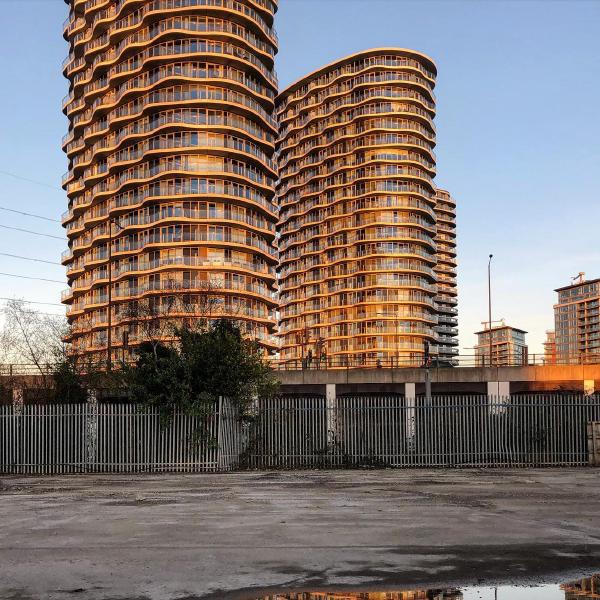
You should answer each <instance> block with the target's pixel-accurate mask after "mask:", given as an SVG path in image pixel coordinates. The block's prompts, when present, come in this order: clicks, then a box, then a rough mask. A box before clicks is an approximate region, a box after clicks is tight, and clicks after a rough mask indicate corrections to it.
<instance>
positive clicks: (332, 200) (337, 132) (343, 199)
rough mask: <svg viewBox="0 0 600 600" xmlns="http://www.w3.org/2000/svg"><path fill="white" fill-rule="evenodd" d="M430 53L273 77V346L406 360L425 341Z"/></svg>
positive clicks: (320, 357)
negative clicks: (288, 81)
mask: <svg viewBox="0 0 600 600" xmlns="http://www.w3.org/2000/svg"><path fill="white" fill-rule="evenodd" d="M435 78H436V67H435V65H434V63H433V62H432V60H431V59H429V58H428V57H426V56H424V55H422V54H420V53H418V52H414V51H411V50H402V49H377V50H369V51H365V52H361V53H358V54H354V55H352V56H349V57H346V58H343V59H341V60H339V61H337V62H335V63H332V64H330V65H327V66H325V67H323V68H321V69H319V70H317V71H315V72H314V73H312V74H310V75H308V76H306V77H304V78H303V79H301V80H300V81H298V82H296V83H294V84H293V85H291V86H290V87H288V88H287V89H286V90H285V91H283V92H282V93H281V94H280V95H279V97H278V101H277V114H278V120H279V141H278V155H279V167H280V171H279V175H280V181H279V186H278V194H277V195H278V204H279V210H280V215H279V226H278V229H279V234H280V239H279V259H280V260H279V285H280V309H279V310H280V337H281V360H282V361H283V362H284V363H285V362H289V363H293V362H297V361H300V360H302V359H306V357H307V356H308V357H310V358H311V359H312V360H315V361H319V362H322V363H324V364H327V365H329V366H367V365H371V366H375V365H382V366H389V365H391V364H399V365H413V364H414V365H418V364H421V363H422V362H423V359H424V357H425V355H426V346H427V345H428V346H429V351H430V352H431V353H435V352H436V347H435V344H436V340H437V333H436V329H435V328H436V326H437V324H438V319H437V312H436V295H437V287H436V272H435V266H436V263H437V259H436V242H435V236H436V212H435V208H436V197H435V194H436V189H435V186H434V183H433V177H434V175H435V157H434V154H433V149H434V146H435V129H434V125H433V118H434V115H435V99H434V95H433V89H434V86H435Z"/></svg>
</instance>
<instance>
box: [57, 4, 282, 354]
mask: <svg viewBox="0 0 600 600" xmlns="http://www.w3.org/2000/svg"><path fill="white" fill-rule="evenodd" d="M70 8H71V10H70V16H69V18H68V20H67V22H66V24H65V30H64V34H65V38H66V39H67V40H68V42H69V44H70V54H69V56H68V58H67V60H66V61H65V64H64V72H65V75H66V77H67V78H68V79H69V82H70V91H69V95H68V96H67V97H66V98H65V102H64V112H65V114H66V115H67V116H68V119H69V123H70V125H69V133H68V135H67V136H66V137H65V139H64V149H65V151H66V153H67V155H68V158H69V171H68V173H67V174H66V176H65V178H64V187H65V189H66V191H67V194H68V197H69V209H68V211H67V212H66V213H65V215H64V219H63V222H64V225H65V227H66V229H67V234H68V238H69V249H68V251H67V252H66V253H65V254H64V256H63V262H64V264H65V265H66V267H67V273H68V278H69V284H70V289H69V290H68V291H67V292H66V294H65V297H64V301H65V302H66V303H67V304H68V305H69V308H68V317H69V322H70V324H71V326H72V333H71V337H70V342H71V347H72V350H73V352H74V353H75V354H89V355H94V354H96V355H98V356H102V355H108V349H109V348H110V349H111V350H112V352H111V354H112V355H113V356H117V355H119V356H120V355H121V354H120V350H119V349H120V347H121V346H122V345H124V344H129V345H130V346H134V345H135V344H137V343H140V342H141V341H144V335H143V331H142V330H143V328H144V326H146V325H147V324H148V319H147V318H146V315H147V314H148V313H147V312H144V311H145V310H146V309H145V308H143V309H142V308H141V306H142V304H144V305H145V306H147V307H148V310H149V311H150V314H151V315H152V323H153V326H154V327H159V326H160V324H161V323H162V322H163V321H164V319H167V318H168V319H190V320H193V319H197V318H199V317H202V318H212V317H217V316H223V315H229V316H232V317H234V318H236V319H238V320H240V321H241V322H243V323H244V324H245V326H246V328H247V330H248V332H249V334H250V335H251V336H253V337H256V338H257V339H259V341H260V342H261V343H262V344H263V345H264V347H265V349H274V348H275V340H274V337H273V335H272V334H273V331H274V326H275V318H274V308H275V304H276V303H275V299H274V284H275V280H276V278H275V264H276V262H277V258H276V251H275V248H274V244H273V240H274V237H275V224H276V221H277V217H276V209H275V206H274V203H273V197H274V187H275V185H274V184H275V179H276V165H275V163H274V161H273V153H274V148H275V136H276V133H277V127H276V123H275V120H274V117H273V114H274V101H275V96H276V93H277V80H276V78H275V74H274V68H273V65H274V57H275V53H276V51H277V38H276V35H275V32H274V31H273V19H274V13H275V11H276V9H277V4H276V2H275V1H274V0H185V1H182V0H181V1H180V0H118V1H114V0H71V2H70ZM207 298H209V300H208V301H207Z"/></svg>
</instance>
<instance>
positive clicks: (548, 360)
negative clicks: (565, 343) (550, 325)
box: [544, 330, 556, 365]
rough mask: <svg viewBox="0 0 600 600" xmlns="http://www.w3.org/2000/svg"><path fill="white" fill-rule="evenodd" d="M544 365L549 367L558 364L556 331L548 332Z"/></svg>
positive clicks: (545, 342)
mask: <svg viewBox="0 0 600 600" xmlns="http://www.w3.org/2000/svg"><path fill="white" fill-rule="evenodd" d="M544 363H545V364H547V365H555V364H556V333H555V331H554V330H548V331H546V339H545V341H544Z"/></svg>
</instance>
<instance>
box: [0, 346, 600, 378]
mask: <svg viewBox="0 0 600 600" xmlns="http://www.w3.org/2000/svg"><path fill="white" fill-rule="evenodd" d="M415 348H416V346H415ZM449 351H450V352H451V350H449ZM553 365H562V366H565V365H600V354H597V355H593V354H589V355H578V356H567V357H556V358H552V359H548V357H547V356H546V355H544V354H530V355H529V356H528V357H527V358H525V359H522V360H516V359H511V358H506V359H502V360H498V361H493V362H492V364H491V366H492V367H530V366H531V367H534V366H553ZM271 366H272V367H273V368H274V369H276V370H278V371H302V370H311V371H315V370H326V369H414V368H425V367H428V368H430V369H442V368H454V367H471V368H474V367H489V366H490V362H489V358H488V357H487V356H484V357H481V356H475V355H466V354H452V355H447V356H438V355H432V356H431V357H430V359H429V361H428V362H427V364H425V363H424V361H423V359H422V358H419V359H416V358H410V357H403V356H399V357H392V358H387V359H363V358H360V357H348V358H345V357H337V356H330V357H325V358H321V359H320V360H319V359H317V358H316V357H313V358H312V359H310V360H309V359H308V358H307V357H305V358H295V359H273V360H272V361H271ZM53 372H54V365H52V364H43V365H35V364H29V363H28V364H24V363H11V364H1V363H0V377H11V376H26V375H40V376H41V375H52V373H53Z"/></svg>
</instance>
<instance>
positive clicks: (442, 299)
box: [434, 188, 458, 365]
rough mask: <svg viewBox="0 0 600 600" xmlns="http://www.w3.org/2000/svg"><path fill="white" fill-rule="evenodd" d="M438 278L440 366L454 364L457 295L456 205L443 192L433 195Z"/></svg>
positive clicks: (437, 341)
mask: <svg viewBox="0 0 600 600" xmlns="http://www.w3.org/2000/svg"><path fill="white" fill-rule="evenodd" d="M435 200H436V204H435V214H436V221H437V224H436V234H435V243H436V246H437V250H436V256H437V264H436V266H435V267H434V271H435V275H436V278H437V296H436V297H435V304H436V309H437V313H438V314H437V316H438V325H437V327H436V328H435V331H436V334H437V339H436V343H437V348H438V358H439V361H440V364H452V365H454V364H457V360H456V358H457V355H458V308H457V304H458V293H457V283H456V203H455V202H454V199H453V198H452V196H450V194H449V193H448V192H447V191H446V190H441V189H439V188H438V189H437V190H436V194H435Z"/></svg>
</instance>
